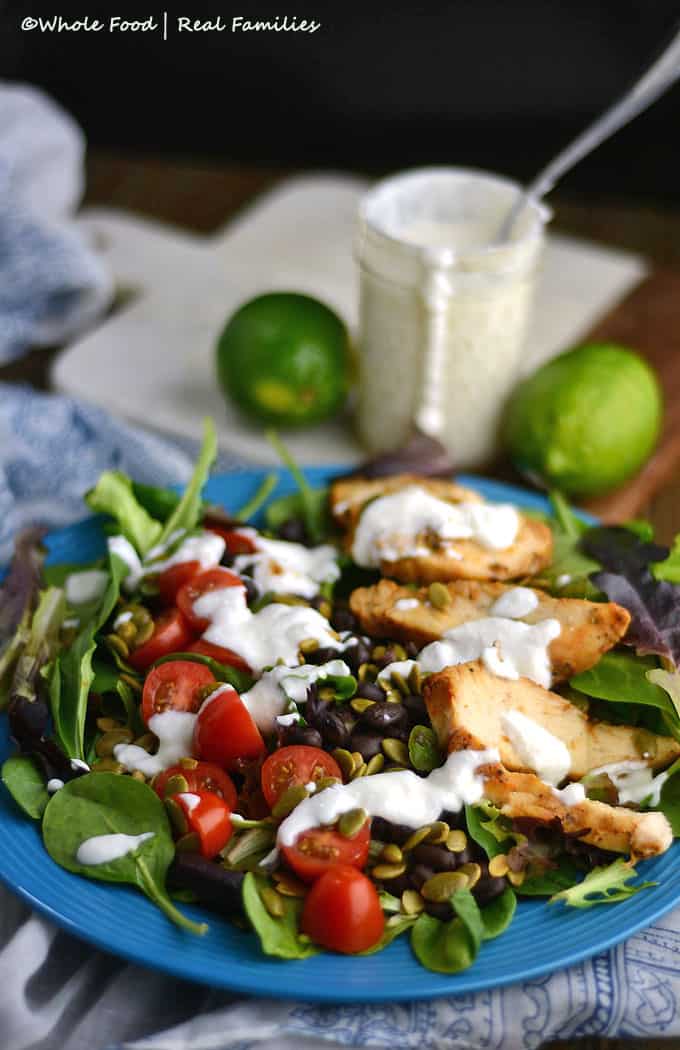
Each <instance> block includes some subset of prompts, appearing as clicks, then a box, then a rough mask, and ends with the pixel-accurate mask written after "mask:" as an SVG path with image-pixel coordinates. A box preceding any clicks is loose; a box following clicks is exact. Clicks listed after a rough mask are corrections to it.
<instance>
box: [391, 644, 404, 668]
mask: <svg viewBox="0 0 680 1050" xmlns="http://www.w3.org/2000/svg"><path fill="white" fill-rule="evenodd" d="M392 653H393V656H394V662H395V663H397V662H398V661H401V660H405V659H406V650H405V649H404V646H403V645H399V644H398V643H397V644H396V645H393V646H392Z"/></svg>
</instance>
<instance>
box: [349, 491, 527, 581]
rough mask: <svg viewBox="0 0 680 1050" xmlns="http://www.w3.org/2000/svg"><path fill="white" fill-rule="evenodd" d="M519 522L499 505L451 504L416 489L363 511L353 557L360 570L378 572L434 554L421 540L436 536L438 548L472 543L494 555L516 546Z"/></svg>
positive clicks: (375, 502) (508, 508)
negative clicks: (383, 567) (450, 543)
mask: <svg viewBox="0 0 680 1050" xmlns="http://www.w3.org/2000/svg"><path fill="white" fill-rule="evenodd" d="M519 525H520V517H519V514H518V512H517V510H516V508H515V507H513V506H511V505H510V504H505V503H504V504H500V503H470V502H461V503H449V502H447V501H446V500H442V499H437V497H436V496H433V495H432V494H431V493H430V492H427V491H426V490H425V489H423V488H420V487H419V486H417V485H410V486H408V487H407V488H404V489H400V490H399V492H393V493H391V494H389V495H387V496H380V497H379V498H378V499H375V500H373V501H372V502H371V503H369V504H368V505H367V506H366V508H365V509H364V510H363V512H362V514H361V517H360V518H359V522H358V525H357V528H356V531H355V534H354V542H353V545H352V556H353V558H354V560H355V561H356V562H357V564H358V565H363V566H366V567H368V568H378V567H379V566H380V563H381V562H383V561H386V562H389V561H398V560H399V559H400V558H406V557H411V556H414V555H416V556H417V555H419V554H421V553H424V554H429V553H430V549H429V547H428V546H426V545H424V543H423V542H422V540H423V539H424V538H425V537H427V536H434V537H435V538H436V540H437V543H438V544H441V545H443V546H446V543H447V541H450V540H459V539H471V540H475V541H476V542H477V543H480V544H481V545H482V546H483V547H487V548H489V549H491V550H504V549H506V548H507V547H510V546H511V545H512V543H514V541H515V539H516V537H517V533H518V531H519Z"/></svg>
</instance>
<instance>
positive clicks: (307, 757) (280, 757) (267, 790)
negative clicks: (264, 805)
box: [262, 744, 342, 806]
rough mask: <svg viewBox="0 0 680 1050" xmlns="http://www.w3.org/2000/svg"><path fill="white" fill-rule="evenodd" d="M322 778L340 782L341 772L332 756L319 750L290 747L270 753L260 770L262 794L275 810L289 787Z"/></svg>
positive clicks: (298, 746)
mask: <svg viewBox="0 0 680 1050" xmlns="http://www.w3.org/2000/svg"><path fill="white" fill-rule="evenodd" d="M324 777H337V779H338V780H339V781H340V782H342V771H341V769H340V766H339V765H338V763H337V762H336V761H335V759H334V758H333V757H332V755H329V754H328V753H327V752H326V751H322V750H321V748H320V747H308V746H307V745H306V744H291V745H290V746H289V747H281V748H279V750H278V751H274V753H273V754H271V755H270V756H269V758H268V759H267V760H266V762H265V763H264V765H263V766H262V792H263V794H264V797H265V798H266V800H267V802H268V803H269V805H270V806H275V805H276V803H277V801H278V799H279V798H280V797H281V795H282V794H283V792H284V791H286V790H287V789H288V788H289V787H295V786H297V785H298V784H309V783H310V781H316V780H322V779H323V778H324Z"/></svg>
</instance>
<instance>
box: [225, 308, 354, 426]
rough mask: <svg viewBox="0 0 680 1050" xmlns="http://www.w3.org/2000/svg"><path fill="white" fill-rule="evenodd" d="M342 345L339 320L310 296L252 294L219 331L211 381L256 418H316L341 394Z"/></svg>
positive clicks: (301, 421) (292, 421)
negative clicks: (256, 295) (217, 382)
mask: <svg viewBox="0 0 680 1050" xmlns="http://www.w3.org/2000/svg"><path fill="white" fill-rule="evenodd" d="M348 343H349V340H348V335H347V329H346V327H345V325H344V324H343V322H342V321H341V320H340V318H339V317H338V316H337V314H335V313H333V311H332V310H330V309H329V308H328V307H327V306H324V304H323V303H320V302H319V301H318V300H317V299H312V298H311V296H308V295H298V294H297V293H294V292H271V293H269V294H267V295H260V296H258V297H257V298H256V299H251V300H250V301H249V302H247V303H245V304H244V305H243V306H241V307H240V309H238V310H237V311H236V313H235V314H234V315H233V316H232V317H231V318H230V319H229V320H228V321H227V324H226V325H225V327H224V330H223V331H222V334H221V335H220V337H219V341H218V343H217V374H218V378H219V382H220V385H221V387H222V389H223V390H224V392H225V394H227V395H228V396H229V397H231V398H233V400H234V401H235V402H236V404H237V405H238V406H239V408H241V409H243V411H244V412H247V413H248V414H249V415H251V416H253V417H254V418H255V419H257V420H259V421H260V422H261V423H274V424H277V425H279V426H303V425H306V424H308V423H316V422H317V421H318V420H320V419H326V418H327V417H328V416H331V415H333V413H334V412H336V411H337V410H338V409H339V408H340V407H341V405H342V404H343V402H344V400H345V397H346V395H347V385H348V368H349V346H348Z"/></svg>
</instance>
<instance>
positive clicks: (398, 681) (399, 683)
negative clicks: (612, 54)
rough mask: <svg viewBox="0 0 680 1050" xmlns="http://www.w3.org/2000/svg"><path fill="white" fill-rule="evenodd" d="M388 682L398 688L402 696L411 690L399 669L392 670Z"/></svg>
mask: <svg viewBox="0 0 680 1050" xmlns="http://www.w3.org/2000/svg"><path fill="white" fill-rule="evenodd" d="M390 682H391V683H392V685H393V686H395V688H396V689H397V690H398V692H400V693H401V695H402V696H408V694H409V693H410V692H411V690H410V688H409V684H408V681H407V679H406V678H404V676H403V674H401V672H400V671H392V674H391V675H390Z"/></svg>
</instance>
